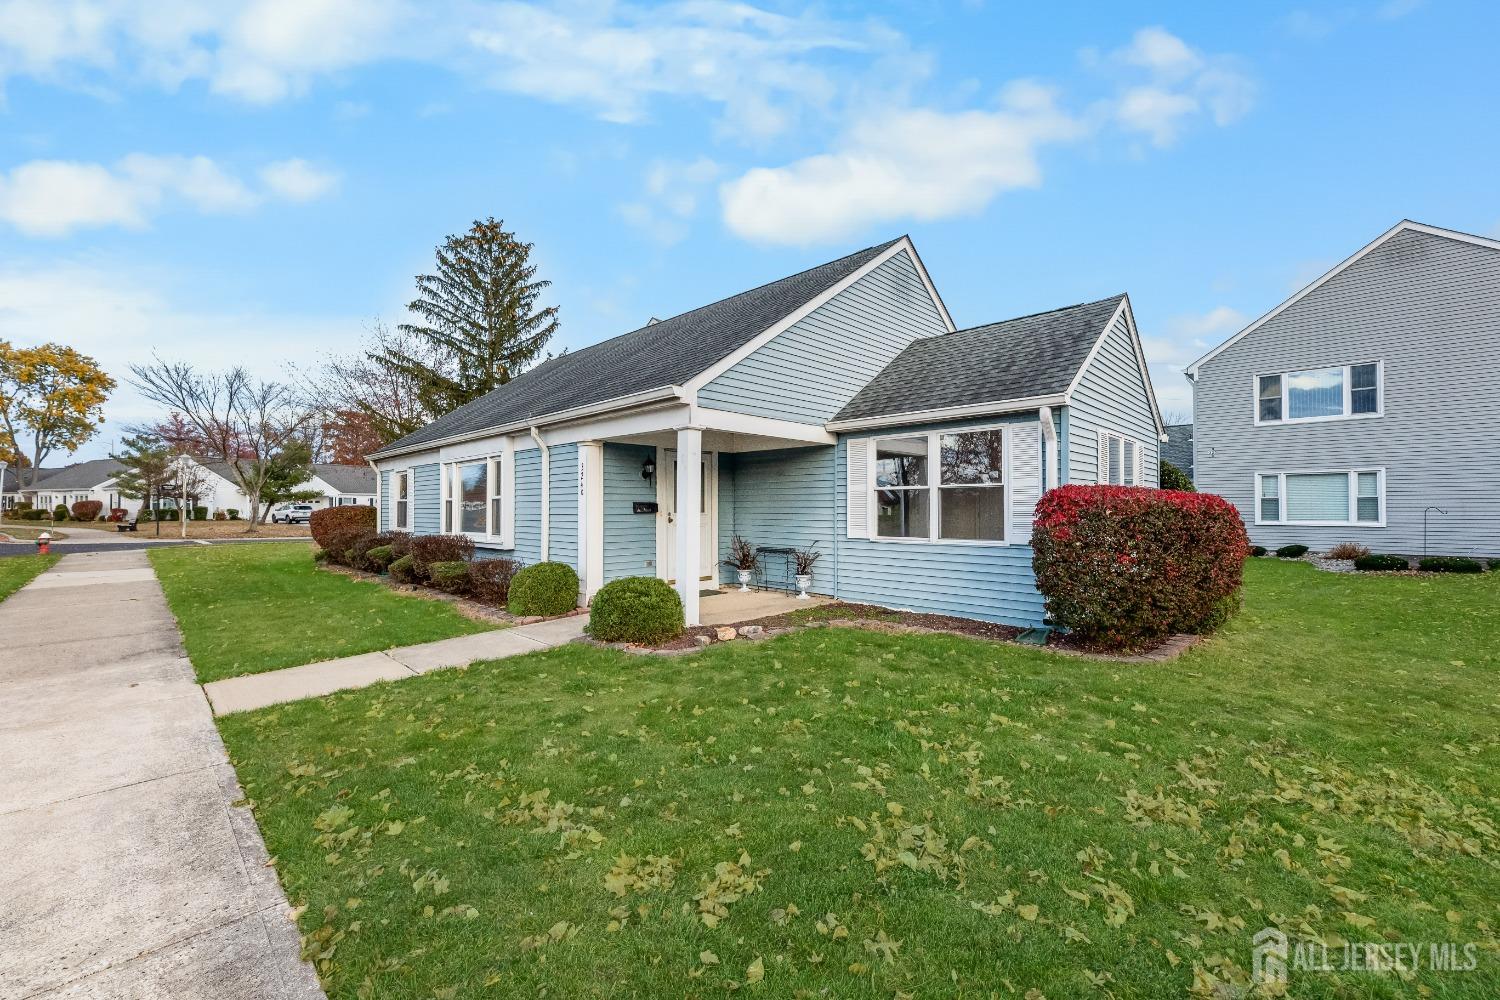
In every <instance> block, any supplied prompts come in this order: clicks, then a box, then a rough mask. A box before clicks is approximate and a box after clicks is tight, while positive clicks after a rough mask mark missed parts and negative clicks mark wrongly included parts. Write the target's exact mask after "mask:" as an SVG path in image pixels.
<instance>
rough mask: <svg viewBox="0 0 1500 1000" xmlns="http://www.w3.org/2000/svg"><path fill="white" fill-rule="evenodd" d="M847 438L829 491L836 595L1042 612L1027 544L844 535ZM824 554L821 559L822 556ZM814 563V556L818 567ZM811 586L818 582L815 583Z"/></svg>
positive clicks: (937, 610) (1029, 614) (930, 608)
mask: <svg viewBox="0 0 1500 1000" xmlns="http://www.w3.org/2000/svg"><path fill="white" fill-rule="evenodd" d="M1036 419H1037V418H1036V414H1035V413H1028V414H1024V415H1019V416H1013V417H1007V418H991V419H987V420H983V421H969V422H967V423H957V424H949V425H946V426H947V427H952V428H961V427H964V426H975V425H976V424H983V425H985V426H994V425H995V424H997V423H1033V424H1034V423H1035V421H1036ZM933 429H937V427H936V425H922V426H919V427H892V428H888V429H882V430H881V431H880V432H879V433H878V434H876V433H861V434H857V435H850V436H849V437H866V438H867V437H892V436H896V435H899V434H902V433H921V432H926V431H929V430H933ZM849 437H842V436H841V437H840V439H839V443H838V447H837V453H838V457H837V468H836V474H835V476H834V492H835V496H836V498H837V500H836V517H837V525H838V527H837V532H836V534H835V538H836V539H837V550H836V551H837V559H836V565H837V571H838V579H837V585H838V590H837V594H836V596H837V597H839V598H841V599H843V600H846V601H855V602H861V603H869V604H879V605H882V606H884V607H889V608H899V609H903V610H911V611H922V612H927V613H930V614H943V615H958V616H961V617H964V618H977V619H980V620H982V621H993V622H1001V623H1003V624H1006V625H1018V626H1032V625H1039V624H1041V622H1042V619H1043V617H1044V615H1045V613H1046V609H1045V606H1044V604H1043V601H1042V595H1041V594H1040V593H1039V592H1038V591H1037V589H1036V576H1035V574H1033V572H1032V569H1031V546H1029V545H962V544H951V543H948V544H945V543H930V542H886V541H875V540H872V539H866V538H849V537H848V530H847V520H846V513H845V511H846V509H847V493H848V474H847V472H846V460H847V452H848V446H847V442H848V440H849ZM825 561H826V560H825ZM822 565H823V564H822V563H819V568H820V569H821V567H822ZM814 589H818V588H817V586H816V580H815V587H814Z"/></svg>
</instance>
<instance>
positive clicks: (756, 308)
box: [376, 240, 898, 455]
mask: <svg viewBox="0 0 1500 1000" xmlns="http://www.w3.org/2000/svg"><path fill="white" fill-rule="evenodd" d="M896 242H898V240H890V241H889V242H886V243H882V244H881V245H879V246H873V247H868V248H866V249H864V250H860V251H859V252H857V253H853V254H850V255H849V256H847V257H841V258H839V259H838V260H834V261H829V262H828V263H826V264H821V265H819V266H817V267H814V268H810V269H808V270H806V271H802V272H800V273H798V274H794V275H791V276H790V277H786V278H782V279H781V280H779V281H773V282H771V283H770V284H766V285H761V286H760V287H758V288H752V289H750V290H749V291H746V292H741V293H739V294H738V295H732V296H730V297H729V298H727V299H721V300H719V301H718V302H714V303H712V304H710V305H706V306H702V307H700V308H698V309H693V310H691V311H689V312H685V313H681V314H680V315H677V316H673V317H671V318H669V319H664V320H659V321H657V322H654V323H649V324H647V325H646V326H643V327H641V328H640V329H638V330H633V331H631V332H630V333H624V334H621V335H620V336H618V337H614V338H612V339H610V340H606V341H602V342H601V343H598V344H594V345H592V346H590V347H585V348H583V349H582V350H578V351H570V352H569V353H567V354H564V355H562V356H561V357H557V358H553V359H552V360H550V361H547V362H544V363H542V364H540V365H537V366H536V367H535V368H533V369H531V370H530V371H527V372H524V373H523V374H521V375H518V376H517V377H516V378H514V379H512V380H511V381H510V382H509V383H507V384H506V385H503V386H501V387H500V388H498V389H496V390H495V391H494V392H491V393H489V394H488V395H485V396H482V397H480V398H479V399H476V400H474V401H473V402H472V403H468V404H466V405H464V406H460V407H459V408H458V409H456V410H454V411H452V412H451V413H446V414H444V415H443V416H441V417H438V418H437V419H436V420H434V421H433V422H432V423H430V424H428V425H427V426H425V427H422V428H420V429H418V430H416V431H414V432H412V433H411V434H408V435H407V436H406V437H404V438H401V439H400V440H398V441H394V442H392V443H391V444H388V445H386V446H385V447H384V448H382V449H381V450H380V451H379V452H376V454H377V455H383V454H387V453H390V452H394V451H401V450H405V449H408V448H411V447H413V446H415V445H421V444H427V443H431V442H434V441H440V440H443V439H445V438H451V437H456V436H459V435H463V434H470V433H474V434H477V433H479V432H482V431H485V430H488V429H490V428H492V427H502V426H505V425H508V424H515V423H519V422H522V421H527V420H532V419H537V418H540V417H545V416H547V415H548V414H552V413H559V412H561V411H563V410H570V409H573V408H575V407H579V406H587V405H589V404H591V403H602V402H604V401H606V400H610V399H618V398H620V397H622V396H630V395H634V394H636V393H640V392H647V391H649V390H652V389H660V388H663V387H665V386H671V385H682V384H683V383H685V382H687V381H689V380H690V379H692V378H693V377H694V376H695V375H700V374H702V373H703V372H704V371H706V370H707V369H709V368H710V367H712V366H713V365H714V363H715V362H718V361H720V360H722V359H723V358H725V357H727V356H728V355H730V354H732V353H734V351H735V350H737V349H738V348H740V347H743V346H744V345H745V344H747V343H749V342H750V341H751V340H753V339H755V337H756V335H757V334H760V333H762V332H763V331H765V330H766V329H768V328H769V327H771V326H774V325H775V324H776V323H777V322H779V321H780V320H782V319H785V318H786V317H787V316H788V315H790V314H791V313H793V312H795V311H796V310H797V309H798V308H799V307H800V306H802V305H803V304H804V303H806V302H808V301H809V300H811V299H814V298H816V297H817V296H819V295H821V294H822V293H824V292H826V291H828V289H830V288H832V287H833V286H834V285H836V284H838V283H839V282H840V281H842V280H843V279H845V278H847V277H848V276H849V275H851V274H853V273H854V272H855V271H857V270H859V269H860V268H861V267H863V266H864V265H865V264H867V263H869V262H870V261H871V260H873V259H874V258H875V257H877V256H879V255H880V254H881V253H882V252H883V251H885V250H887V249H888V248H890V247H891V246H892V245H893V244H895V243H896Z"/></svg>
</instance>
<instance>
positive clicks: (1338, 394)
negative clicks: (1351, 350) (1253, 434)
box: [1255, 361, 1384, 424]
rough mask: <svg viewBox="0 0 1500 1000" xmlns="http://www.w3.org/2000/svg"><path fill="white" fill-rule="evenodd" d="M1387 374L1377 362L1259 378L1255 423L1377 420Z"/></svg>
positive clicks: (1268, 375)
mask: <svg viewBox="0 0 1500 1000" xmlns="http://www.w3.org/2000/svg"><path fill="white" fill-rule="evenodd" d="M1383 375H1384V373H1383V371H1382V369H1381V364H1380V362H1378V361H1368V362H1363V363H1361V364H1355V365H1335V366H1332V367H1328V368H1310V369H1305V370H1303V371H1294V372H1276V373H1271V374H1263V375H1258V376H1256V380H1255V422H1256V423H1257V424H1283V423H1299V422H1304V421H1316V420H1347V419H1349V418H1351V417H1378V416H1380V414H1381V413H1382V412H1383V410H1382V407H1383V405H1384V400H1383V399H1382V398H1381V397H1382V394H1383V393H1382V389H1381V385H1382V383H1383V381H1384V377H1383Z"/></svg>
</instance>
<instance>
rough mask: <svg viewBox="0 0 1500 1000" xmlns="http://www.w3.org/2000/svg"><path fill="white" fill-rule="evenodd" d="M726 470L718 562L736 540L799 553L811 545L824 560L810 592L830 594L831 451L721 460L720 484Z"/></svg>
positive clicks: (728, 576)
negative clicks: (728, 473) (728, 472)
mask: <svg viewBox="0 0 1500 1000" xmlns="http://www.w3.org/2000/svg"><path fill="white" fill-rule="evenodd" d="M726 465H727V466H729V467H731V468H732V470H733V474H732V476H731V477H730V478H731V481H732V484H731V488H730V490H729V491H727V493H728V501H729V502H727V503H726V491H724V490H723V489H722V487H721V490H720V494H719V538H720V550H719V551H720V556H721V557H722V555H723V552H724V550H725V549H726V548H727V547H728V541H729V538H730V536H732V535H734V534H738V535H740V536H741V537H743V538H745V539H747V540H748V541H749V542H751V544H753V545H765V546H777V547H780V546H789V547H791V548H797V549H802V548H807V547H808V546H809V545H813V546H815V551H817V552H821V553H822V554H823V558H822V561H821V562H819V563H818V568H817V570H816V571H815V572H814V573H813V590H814V591H816V592H818V593H831V592H832V591H833V588H834V577H835V573H834V554H833V552H834V550H833V546H834V518H835V511H834V488H833V487H834V483H833V480H834V449H833V448H832V447H828V446H818V447H811V448H787V449H784V450H778V451H753V452H743V453H741V454H738V455H725V456H723V457H722V458H721V459H720V476H719V478H720V480H721V482H722V480H723V479H724V478H725V477H724V467H725V466H726ZM731 515H732V516H731ZM726 521H728V522H729V525H728V530H727V531H726V523H725V522H726ZM733 578H734V571H733V570H731V569H724V570H723V572H722V573H721V579H724V580H726V581H729V580H732V579H733Z"/></svg>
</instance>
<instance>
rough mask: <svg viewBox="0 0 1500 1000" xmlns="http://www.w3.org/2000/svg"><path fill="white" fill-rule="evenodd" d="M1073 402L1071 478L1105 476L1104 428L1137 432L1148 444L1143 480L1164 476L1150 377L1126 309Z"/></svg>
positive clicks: (1094, 479) (1154, 480)
mask: <svg viewBox="0 0 1500 1000" xmlns="http://www.w3.org/2000/svg"><path fill="white" fill-rule="evenodd" d="M1070 400H1071V402H1070V405H1069V407H1068V448H1067V455H1068V481H1069V482H1070V483H1097V482H1098V481H1099V457H1098V456H1099V432H1100V431H1113V432H1115V433H1118V434H1124V435H1126V436H1128V437H1133V438H1135V439H1136V440H1137V441H1139V442H1141V445H1142V458H1141V484H1140V485H1142V486H1156V485H1157V484H1158V483H1159V482H1160V480H1161V467H1160V466H1159V465H1158V464H1157V461H1158V456H1159V454H1160V452H1161V443H1160V441H1159V440H1158V439H1157V433H1158V432H1157V430H1156V418H1155V417H1154V415H1153V414H1152V412H1151V398H1150V396H1149V395H1148V394H1147V392H1146V377H1145V375H1144V373H1143V372H1142V371H1141V366H1140V362H1139V361H1138V360H1137V359H1136V354H1135V347H1134V345H1133V344H1132V343H1131V337H1130V330H1129V328H1128V327H1127V326H1126V323H1125V317H1124V315H1123V314H1122V315H1121V316H1119V317H1118V318H1117V319H1116V320H1115V322H1114V323H1113V324H1112V325H1111V326H1110V328H1109V330H1108V331H1106V333H1105V335H1104V342H1103V344H1102V345H1101V346H1100V348H1099V352H1098V353H1097V354H1095V355H1094V357H1093V358H1092V359H1091V360H1090V361H1089V363H1088V364H1087V365H1086V366H1085V367H1084V369H1083V374H1082V377H1081V378H1079V380H1078V387H1077V388H1076V389H1075V390H1074V391H1073V393H1072V395H1071V397H1070Z"/></svg>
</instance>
